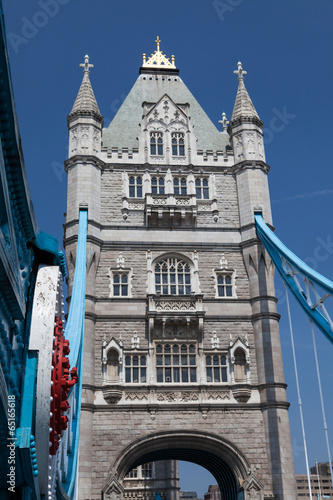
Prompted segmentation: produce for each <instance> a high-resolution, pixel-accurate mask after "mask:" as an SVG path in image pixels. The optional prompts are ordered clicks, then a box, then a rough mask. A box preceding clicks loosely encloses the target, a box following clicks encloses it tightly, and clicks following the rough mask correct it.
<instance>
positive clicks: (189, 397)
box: [157, 391, 199, 403]
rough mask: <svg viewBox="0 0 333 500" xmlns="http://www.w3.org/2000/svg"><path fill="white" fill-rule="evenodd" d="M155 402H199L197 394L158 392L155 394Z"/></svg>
mask: <svg viewBox="0 0 333 500" xmlns="http://www.w3.org/2000/svg"><path fill="white" fill-rule="evenodd" d="M157 401H166V402H168V403H188V402H191V401H199V394H198V393H197V392H193V391H192V392H181V391H174V392H159V393H157Z"/></svg>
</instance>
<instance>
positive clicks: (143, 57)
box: [142, 54, 146, 64]
mask: <svg viewBox="0 0 333 500" xmlns="http://www.w3.org/2000/svg"><path fill="white" fill-rule="evenodd" d="M145 62H146V54H142V64H144V63H145Z"/></svg>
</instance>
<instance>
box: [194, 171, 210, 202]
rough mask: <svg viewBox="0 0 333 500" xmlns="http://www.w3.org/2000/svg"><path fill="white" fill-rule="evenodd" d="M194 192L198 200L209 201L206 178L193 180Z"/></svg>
mask: <svg viewBox="0 0 333 500" xmlns="http://www.w3.org/2000/svg"><path fill="white" fill-rule="evenodd" d="M195 192H196V197H197V198H198V199H199V200H208V199H209V184H208V179H207V177H203V178H201V177H197V178H196V179H195Z"/></svg>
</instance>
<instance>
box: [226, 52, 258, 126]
mask: <svg viewBox="0 0 333 500" xmlns="http://www.w3.org/2000/svg"><path fill="white" fill-rule="evenodd" d="M237 67H238V68H237V69H236V70H235V71H234V74H235V75H237V80H238V90H237V95H236V100H235V106H234V110H233V112H232V117H231V120H230V123H232V122H233V121H234V120H236V119H239V118H247V119H248V118H255V119H257V120H260V118H259V116H258V113H257V111H256V109H255V107H254V106H253V103H252V101H251V99H250V96H249V94H248V92H247V90H246V88H245V85H244V75H246V74H247V71H244V70H243V66H242V63H241V62H238V63H237Z"/></svg>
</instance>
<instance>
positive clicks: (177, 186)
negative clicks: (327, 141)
mask: <svg viewBox="0 0 333 500" xmlns="http://www.w3.org/2000/svg"><path fill="white" fill-rule="evenodd" d="M173 192H174V194H187V185H186V178H185V177H174V179H173Z"/></svg>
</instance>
